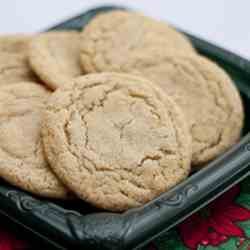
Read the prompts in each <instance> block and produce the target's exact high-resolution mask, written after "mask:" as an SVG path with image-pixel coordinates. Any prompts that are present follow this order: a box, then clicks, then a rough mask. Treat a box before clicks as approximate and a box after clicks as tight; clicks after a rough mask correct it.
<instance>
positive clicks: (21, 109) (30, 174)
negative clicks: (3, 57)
mask: <svg viewBox="0 0 250 250" xmlns="http://www.w3.org/2000/svg"><path fill="white" fill-rule="evenodd" d="M49 95H50V92H49V91H48V90H46V89H45V88H44V87H43V86H41V85H39V84H36V83H24V82H23V83H18V84H12V85H10V86H5V87H1V88H0V176H1V177H2V178H3V179H5V180H6V181H8V182H9V183H11V184H13V185H15V186H18V187H20V188H22V189H25V190H27V191H29V192H32V193H34V194H38V195H40V196H44V197H53V198H67V197H68V190H67V189H66V188H65V187H64V186H63V185H62V184H61V182H60V181H59V180H58V179H57V177H56V176H55V175H54V174H53V172H52V171H51V170H50V168H49V165H48V163H47V161H46V160H45V157H44V153H43V146H42V140H41V135H40V129H41V119H42V118H41V117H42V111H43V109H44V107H45V103H46V100H47V98H48V96H49Z"/></svg>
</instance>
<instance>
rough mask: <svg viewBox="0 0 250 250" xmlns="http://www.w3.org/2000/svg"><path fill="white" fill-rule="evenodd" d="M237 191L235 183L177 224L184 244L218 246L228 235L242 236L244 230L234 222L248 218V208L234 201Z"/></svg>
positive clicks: (238, 188)
mask: <svg viewBox="0 0 250 250" xmlns="http://www.w3.org/2000/svg"><path fill="white" fill-rule="evenodd" d="M239 192H240V186H238V185H237V186H235V187H233V188H232V189H231V190H230V191H228V192H227V193H225V194H224V195H222V196H221V197H219V199H217V200H215V201H213V202H212V203H211V204H210V205H208V206H207V207H206V208H205V209H203V210H202V211H200V212H198V213H196V214H194V215H192V216H191V217H189V218H188V219H187V220H185V221H184V222H183V223H182V224H181V225H180V226H179V229H180V236H181V238H182V240H183V242H184V243H185V245H186V246H188V247H189V248H191V249H197V247H198V245H199V244H200V245H204V246H207V245H212V246H218V245H219V244H221V243H223V242H225V241H226V240H227V239H228V237H230V236H238V237H244V231H243V230H242V229H241V228H240V227H239V226H237V225H236V222H238V221H245V220H249V219H250V210H248V209H246V208H244V207H241V206H239V205H238V204H236V203H234V200H235V198H236V196H237V195H238V194H239Z"/></svg>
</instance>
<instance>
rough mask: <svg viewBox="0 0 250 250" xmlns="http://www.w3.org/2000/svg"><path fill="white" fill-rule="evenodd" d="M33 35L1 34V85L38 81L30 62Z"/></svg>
mask: <svg viewBox="0 0 250 250" xmlns="http://www.w3.org/2000/svg"><path fill="white" fill-rule="evenodd" d="M30 39H31V36H25V35H8V36H0V86H3V85H4V86H5V85H9V84H11V83H17V82H27V81H31V82H33V81H37V78H36V76H35V74H34V73H33V71H32V70H31V68H30V66H29V64H28V58H27V51H28V47H29V42H30Z"/></svg>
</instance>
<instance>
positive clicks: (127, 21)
mask: <svg viewBox="0 0 250 250" xmlns="http://www.w3.org/2000/svg"><path fill="white" fill-rule="evenodd" d="M154 48H158V49H161V48H162V49H166V48H169V49H171V48H176V49H178V50H183V51H187V52H191V53H194V52H195V50H194V48H193V47H192V45H191V43H190V42H189V41H188V39H187V38H186V37H185V36H184V35H182V34H181V33H179V32H178V31H176V30H174V29H173V28H171V27H170V26H168V25H167V24H166V23H163V22H161V21H157V20H154V19H152V18H150V17H146V16H143V15H141V14H139V13H135V12H127V11H110V12H108V13H105V14H99V15H97V16H96V17H94V19H93V20H91V21H90V23H89V24H88V25H87V26H86V27H84V29H83V32H82V38H81V64H82V67H83V70H84V71H85V72H88V73H90V72H92V73H93V72H103V71H107V72H111V71H112V72H115V71H119V69H120V67H121V66H122V65H124V64H126V63H127V61H129V60H133V56H134V53H135V52H136V51H137V50H138V49H140V50H142V51H143V53H145V54H147V51H148V50H151V49H154Z"/></svg>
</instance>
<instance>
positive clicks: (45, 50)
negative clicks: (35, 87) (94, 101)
mask: <svg viewBox="0 0 250 250" xmlns="http://www.w3.org/2000/svg"><path fill="white" fill-rule="evenodd" d="M79 53H80V35H79V33H78V32H73V31H71V32H69V31H68V32H66V31H64V32H50V33H44V34H41V35H39V36H36V37H34V38H33V39H32V41H31V43H30V48H29V61H30V65H31V67H32V69H33V70H34V71H35V72H36V74H37V76H38V77H39V78H40V79H41V80H42V81H43V82H44V83H45V84H46V85H47V86H48V87H50V88H51V89H53V90H54V89H56V88H58V87H59V86H61V85H63V84H65V83H66V84H67V83H68V82H69V81H70V80H71V79H72V78H74V77H76V76H80V75H82V70H81V66H80V62H79Z"/></svg>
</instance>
